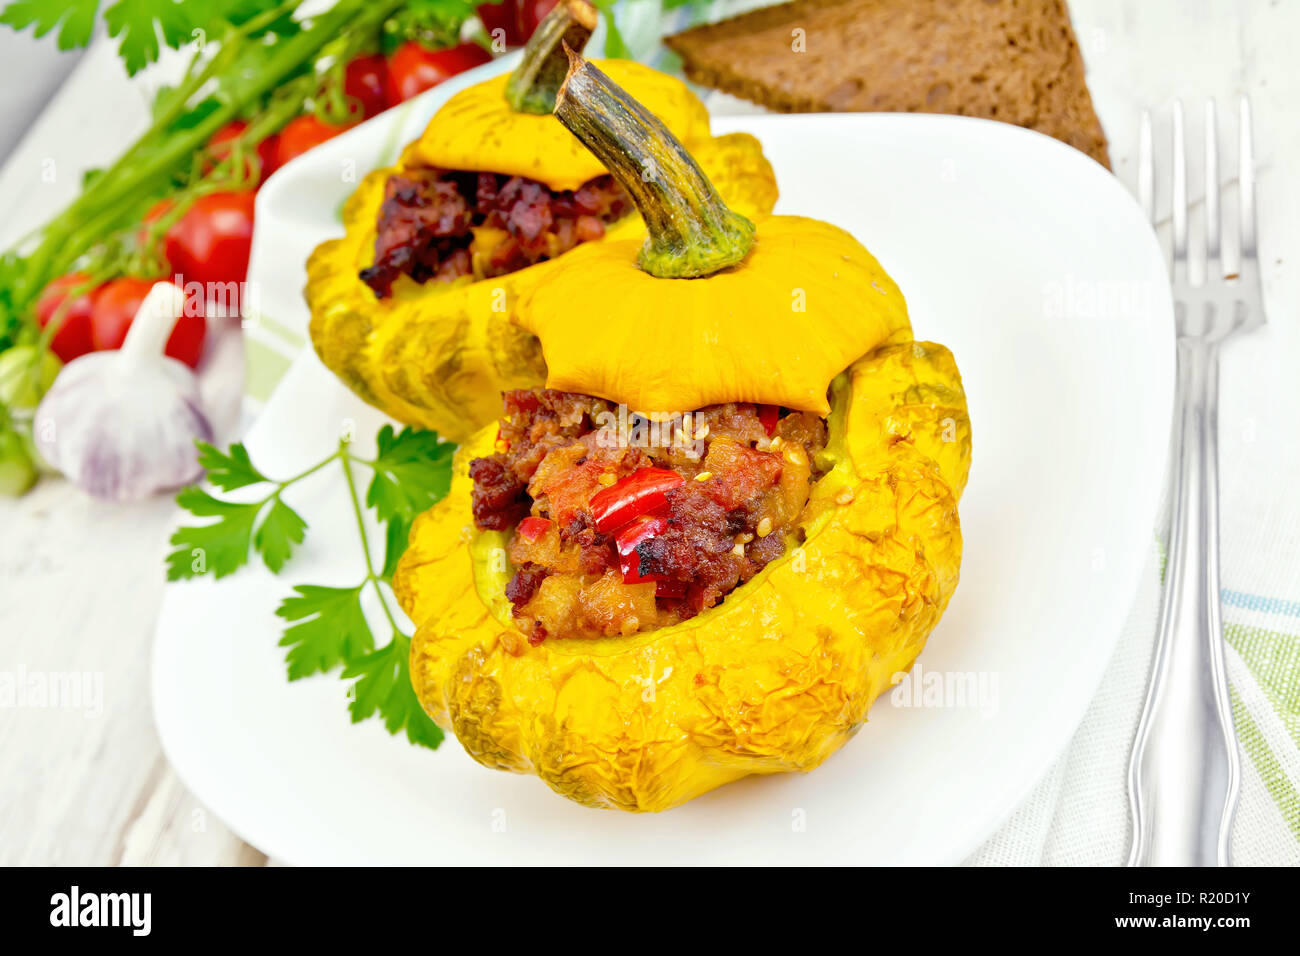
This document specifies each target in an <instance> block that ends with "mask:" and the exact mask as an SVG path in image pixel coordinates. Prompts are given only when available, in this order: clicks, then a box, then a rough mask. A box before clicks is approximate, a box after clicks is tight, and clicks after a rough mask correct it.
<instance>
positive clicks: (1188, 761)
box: [1129, 336, 1240, 866]
mask: <svg viewBox="0 0 1300 956" xmlns="http://www.w3.org/2000/svg"><path fill="white" fill-rule="evenodd" d="M1218 418H1219V344H1218V342H1217V341H1213V340H1207V339H1205V338H1183V337H1181V336H1180V337H1179V340H1178V388H1177V397H1176V400H1175V423H1176V426H1175V427H1176V429H1177V432H1176V439H1177V443H1176V448H1175V452H1174V454H1175V471H1174V476H1173V479H1174V486H1173V523H1172V526H1171V530H1170V537H1169V559H1168V565H1167V568H1166V572H1165V574H1166V577H1165V592H1164V604H1163V606H1162V607H1161V611H1160V632H1159V637H1158V642H1157V645H1156V656H1155V660H1154V663H1153V665H1152V670H1151V683H1150V686H1149V687H1148V689H1147V699H1146V706H1145V707H1144V709H1143V712H1142V720H1141V722H1140V723H1139V724H1138V733H1137V738H1136V740H1135V742H1134V745H1133V756H1132V762H1131V763H1130V765H1129V804H1130V808H1131V810H1132V814H1133V845H1132V849H1131V852H1130V855H1129V865H1130V866H1214V865H1219V866H1227V865H1228V863H1229V860H1228V851H1229V839H1230V836H1231V831H1232V817H1233V813H1234V811H1235V810H1236V806H1237V789H1238V786H1239V780H1240V765H1239V757H1238V753H1237V741H1236V735H1235V734H1234V732H1233V725H1232V709H1231V705H1230V703H1229V700H1228V680H1227V673H1226V670H1225V667H1224V655H1223V626H1222V623H1221V621H1220V616H1219V502H1218V496H1219V475H1218V467H1219V463H1218V454H1219V452H1218V435H1217V431H1218Z"/></svg>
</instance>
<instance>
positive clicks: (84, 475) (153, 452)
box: [32, 282, 212, 501]
mask: <svg viewBox="0 0 1300 956" xmlns="http://www.w3.org/2000/svg"><path fill="white" fill-rule="evenodd" d="M184 305H185V296H184V293H183V292H182V291H181V290H180V289H179V288H177V287H176V286H175V285H174V284H172V283H170V282H159V283H158V284H157V285H155V286H154V287H153V288H152V289H151V290H149V294H148V295H147V296H146V297H145V300H144V302H143V303H141V305H140V310H139V311H138V312H137V313H136V315H135V318H134V319H133V320H132V322H131V328H130V330H129V331H128V332H127V335H126V341H125V342H123V343H122V347H121V348H120V349H118V350H117V351H109V352H91V353H89V354H88V355H83V356H81V357H80V358H77V359H73V360H72V361H71V362H69V363H68V364H67V366H65V367H64V369H63V371H62V372H61V373H60V374H59V377H58V378H57V379H55V381H54V384H53V385H52V386H51V387H50V390H49V391H48V392H46V393H45V398H44V399H42V401H41V404H40V407H39V408H37V410H36V418H35V420H34V422H33V428H32V431H33V435H34V437H35V439H36V444H37V447H38V448H39V449H40V452H41V454H42V455H43V456H44V457H45V459H46V460H47V461H48V462H49V463H50V464H51V465H53V466H54V467H55V468H57V469H58V470H59V471H61V472H62V473H63V475H64V476H65V477H66V478H67V479H68V480H69V481H71V482H72V483H73V484H75V485H77V486H78V487H80V488H82V489H84V490H85V491H87V492H89V493H90V494H92V495H94V496H95V497H97V498H104V499H107V500H110V501H134V500H137V499H140V498H144V497H146V496H148V495H151V494H153V493H155V492H158V491H165V490H168V489H172V488H178V487H180V486H181V485H185V484H188V483H189V482H192V481H195V480H197V479H198V478H199V477H200V476H201V475H202V469H201V468H200V467H199V464H198V452H197V450H196V449H195V447H194V442H195V440H196V439H202V440H204V441H211V440H212V427H211V425H209V423H208V419H207V416H206V415H205V414H204V412H203V407H202V404H201V399H200V397H199V388H198V381H197V379H196V378H195V376H194V373H193V372H192V371H190V369H189V368H188V367H187V366H185V365H183V364H182V363H180V362H178V361H176V360H175V359H172V358H168V357H166V356H165V355H164V354H163V349H164V347H165V346H166V344H167V339H168V336H170V335H171V331H172V326H174V325H175V324H176V319H177V317H178V316H180V314H181V310H182V309H183V308H184Z"/></svg>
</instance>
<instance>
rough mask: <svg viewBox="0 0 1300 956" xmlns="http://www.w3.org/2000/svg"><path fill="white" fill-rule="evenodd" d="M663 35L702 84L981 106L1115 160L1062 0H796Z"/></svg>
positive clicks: (802, 104)
mask: <svg viewBox="0 0 1300 956" xmlns="http://www.w3.org/2000/svg"><path fill="white" fill-rule="evenodd" d="M800 30H802V31H803V32H802V33H799V32H798V31H800ZM801 41H802V51H800V46H801ZM664 42H665V43H666V44H667V45H668V46H669V47H670V48H671V49H672V50H673V51H674V52H676V53H677V54H679V55H680V56H681V58H682V61H683V66H684V69H685V72H686V75H687V76H688V77H690V78H691V79H692V80H694V81H695V82H697V83H701V84H703V85H705V86H711V87H714V88H715V89H719V90H722V91H724V92H727V93H731V94H733V95H735V96H740V97H743V98H745V99H747V100H752V101H753V102H755V103H758V104H760V105H762V106H766V107H768V108H769V109H773V110H778V111H781V112H785V113H809V112H815V113H820V112H903V113H956V114H959V115H962V116H979V117H984V118H986V119H995V120H1002V121H1003V122H1007V123H1014V124H1015V125H1017V126H1025V127H1028V128H1029V129H1032V130H1037V131H1039V132H1041V133H1046V134H1047V135H1048V136H1054V137H1055V138H1057V139H1059V140H1061V141H1063V142H1066V143H1069V144H1070V145H1071V146H1073V147H1075V148H1076V149H1080V150H1082V151H1083V152H1085V153H1087V154H1088V155H1089V156H1091V157H1092V158H1093V159H1095V160H1097V162H1099V163H1101V164H1102V165H1103V166H1105V167H1106V168H1108V169H1109V168H1110V160H1109V157H1108V156H1107V152H1106V134H1105V133H1104V132H1103V131H1102V128H1101V123H1100V122H1099V121H1098V119H1097V114H1096V112H1095V111H1094V110H1093V108H1092V97H1091V96H1089V95H1088V86H1087V84H1086V83H1085V82H1084V77H1083V57H1082V56H1081V55H1080V53H1079V45H1078V43H1077V42H1076V41H1075V38H1074V30H1073V29H1072V28H1071V26H1070V15H1069V12H1068V11H1067V10H1066V7H1065V3H1064V2H1063V0H796V2H794V3H785V4H781V5H780V6H775V7H765V8H763V9H760V10H755V11H753V12H751V13H747V14H744V15H742V16H738V17H733V18H732V19H730V20H723V21H722V22H720V23H715V24H711V25H707V26H700V27H695V28H694V29H691V30H687V31H685V32H684V33H678V34H676V35H675V36H670V37H666V38H665V39H664Z"/></svg>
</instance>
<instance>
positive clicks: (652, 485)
mask: <svg viewBox="0 0 1300 956" xmlns="http://www.w3.org/2000/svg"><path fill="white" fill-rule="evenodd" d="M685 481H686V479H685V478H683V477H682V476H681V475H679V474H677V472H675V471H670V470H668V469H667V468H638V469H637V470H636V471H634V472H632V474H630V475H628V476H627V477H625V478H620V479H619V480H618V481H616V482H614V484H612V485H610V486H609V487H608V488H602V489H601V490H600V491H598V492H596V493H595V494H594V495H592V496H591V514H592V517H594V518H595V519H596V530H597V531H617V530H618V529H619V528H621V527H623V526H624V525H625V524H627V523H628V522H629V521H631V520H632V519H633V518H636V517H638V516H640V515H644V514H649V513H651V512H654V511H658V510H659V509H661V508H663V507H664V505H665V504H667V499H666V498H665V497H664V495H665V493H666V492H667V491H668V490H669V489H670V488H676V487H677V486H678V485H680V484H683V483H684V482H685Z"/></svg>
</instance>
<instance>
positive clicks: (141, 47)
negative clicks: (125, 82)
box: [104, 0, 218, 76]
mask: <svg viewBox="0 0 1300 956" xmlns="http://www.w3.org/2000/svg"><path fill="white" fill-rule="evenodd" d="M104 23H105V24H107V25H108V33H109V36H112V37H115V38H117V39H118V49H117V52H118V56H120V57H121V58H122V62H123V63H124V64H125V65H126V72H127V73H128V74H130V75H131V76H135V74H137V73H139V72H140V71H141V70H143V69H144V68H145V67H146V66H148V65H149V64H150V63H153V62H155V61H156V60H157V59H158V52H159V46H158V35H159V34H160V33H161V34H162V40H163V43H165V44H166V45H167V46H169V47H171V48H172V49H173V50H179V49H180V48H181V47H182V46H184V45H185V44H186V43H189V42H191V41H195V40H197V41H203V42H206V41H207V40H216V39H218V37H215V36H212V37H210V36H208V31H209V30H210V29H211V28H212V27H213V26H214V18H213V10H212V4H211V2H210V0H186V2H185V3H176V2H175V0H117V2H116V3H114V4H113V5H112V6H110V7H107V8H105V10H104Z"/></svg>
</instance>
